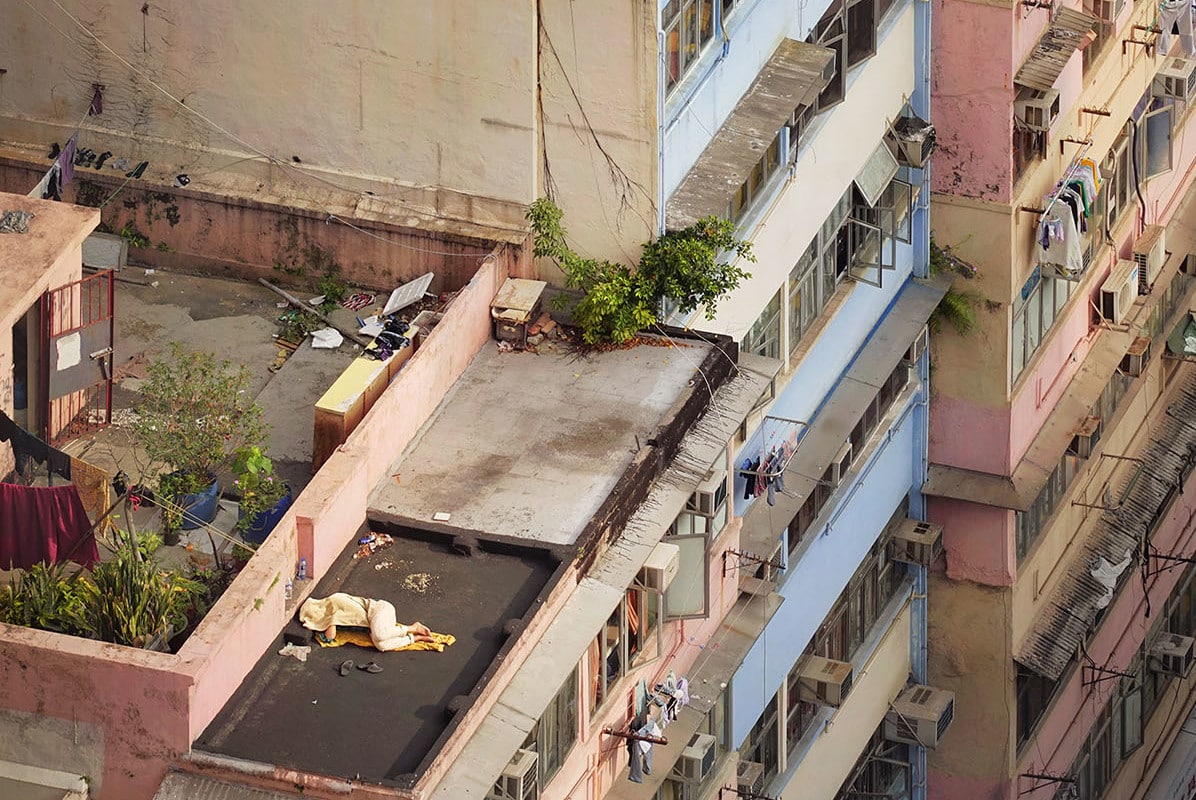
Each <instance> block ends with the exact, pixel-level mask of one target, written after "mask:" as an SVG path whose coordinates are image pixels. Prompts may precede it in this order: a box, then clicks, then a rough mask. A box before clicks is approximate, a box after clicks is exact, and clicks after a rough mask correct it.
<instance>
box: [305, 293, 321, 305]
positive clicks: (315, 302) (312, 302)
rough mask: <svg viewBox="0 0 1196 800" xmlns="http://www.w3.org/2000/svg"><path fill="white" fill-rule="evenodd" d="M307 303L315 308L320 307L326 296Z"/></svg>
mask: <svg viewBox="0 0 1196 800" xmlns="http://www.w3.org/2000/svg"><path fill="white" fill-rule="evenodd" d="M307 302H308V303H310V304H311V305H313V306H318V305H320V303H323V302H324V295H319V296H317V297H313V298H312V299H310V300H308V301H307Z"/></svg>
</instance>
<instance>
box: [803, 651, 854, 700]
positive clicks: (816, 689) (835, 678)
mask: <svg viewBox="0 0 1196 800" xmlns="http://www.w3.org/2000/svg"><path fill="white" fill-rule="evenodd" d="M851 677H852V673H851V664H848V663H847V662H846V661H833V660H831V659H829V658H822V657H821V656H810V657H809V658H807V659H806V662H805V663H804V664H802V667H801V672H800V673H799V675H798V681H797V684H798V697H799V698H800V699H801V701H802V702H804V703H816V704H817V705H820V706H831V707H832V708H838V707H839V706H841V705H843V701H844V700H846V699H847V695H848V693H849V692H850V691H851Z"/></svg>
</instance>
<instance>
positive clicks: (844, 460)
mask: <svg viewBox="0 0 1196 800" xmlns="http://www.w3.org/2000/svg"><path fill="white" fill-rule="evenodd" d="M849 469H851V440H850V439H848V440H847V441H845V442H844V443H843V446H842V447H840V448H839V452H837V453H835V458H834V460H832V461H831V465H830V466H829V467H827V469H826V480H827V482H828V483H829V484H830V485H831V486H838V485H839V484H840V483H842V481H843V476H844V475H846V474H847V470H849Z"/></svg>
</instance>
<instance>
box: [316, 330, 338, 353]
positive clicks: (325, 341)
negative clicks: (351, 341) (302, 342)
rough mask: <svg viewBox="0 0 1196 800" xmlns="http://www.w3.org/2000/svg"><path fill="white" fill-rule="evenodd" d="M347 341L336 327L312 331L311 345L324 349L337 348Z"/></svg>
mask: <svg viewBox="0 0 1196 800" xmlns="http://www.w3.org/2000/svg"><path fill="white" fill-rule="evenodd" d="M344 341H345V337H344V336H342V335H341V332H340V331H338V330H337V329H336V328H320V330H318V331H312V334H311V346H312V347H314V348H317V349H322V350H335V349H336V348H338V347H340V346H341V344H342V343H343V342H344Z"/></svg>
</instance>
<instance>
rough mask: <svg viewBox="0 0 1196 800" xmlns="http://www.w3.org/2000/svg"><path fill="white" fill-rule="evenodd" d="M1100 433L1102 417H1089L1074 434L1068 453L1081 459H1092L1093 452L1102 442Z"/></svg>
mask: <svg viewBox="0 0 1196 800" xmlns="http://www.w3.org/2000/svg"><path fill="white" fill-rule="evenodd" d="M1100 433H1101V420H1100V417H1088V418H1087V419H1085V420H1084V421H1083V422H1082V423H1080V427H1078V428H1076V430H1075V432H1074V433H1073V434H1072V437H1071V444H1070V445H1068V447H1067V452H1069V453H1071V454H1072V455H1073V456H1079V457H1080V458H1090V457H1091V456H1092V451H1093V450H1095V449H1096V444H1097V442H1099V441H1100Z"/></svg>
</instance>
